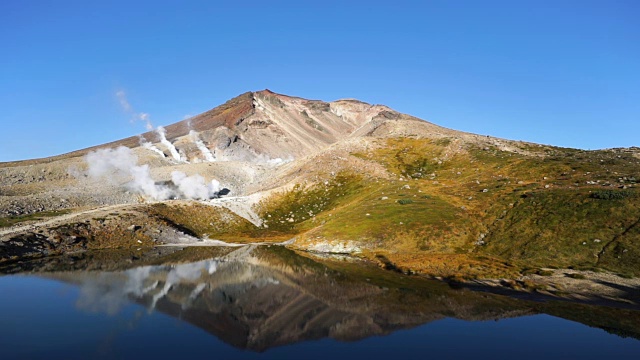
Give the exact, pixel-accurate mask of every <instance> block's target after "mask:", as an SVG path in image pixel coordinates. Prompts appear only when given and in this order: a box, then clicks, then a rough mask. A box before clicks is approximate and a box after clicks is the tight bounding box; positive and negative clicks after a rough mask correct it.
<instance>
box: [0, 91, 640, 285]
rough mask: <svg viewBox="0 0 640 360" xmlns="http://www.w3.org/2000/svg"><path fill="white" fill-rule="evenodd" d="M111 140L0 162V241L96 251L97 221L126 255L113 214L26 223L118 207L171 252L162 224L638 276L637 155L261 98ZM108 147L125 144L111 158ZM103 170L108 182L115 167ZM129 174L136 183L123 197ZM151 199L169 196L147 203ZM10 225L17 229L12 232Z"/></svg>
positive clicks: (493, 268) (377, 256)
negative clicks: (71, 241)
mask: <svg viewBox="0 0 640 360" xmlns="http://www.w3.org/2000/svg"><path fill="white" fill-rule="evenodd" d="M141 139H142V140H141ZM121 141H122V142H120V143H118V142H113V143H109V144H106V145H102V146H98V147H92V148H88V149H84V150H81V151H78V152H72V153H69V154H65V155H61V156H58V157H52V158H49V159H45V160H42V161H41V162H39V163H38V162H28V161H27V162H21V163H12V164H9V165H7V164H0V175H1V177H2V182H1V183H0V213H1V214H2V216H3V217H0V219H2V221H4V222H6V224H8V225H5V226H9V230H2V231H0V239H2V240H3V241H5V242H6V241H9V242H15V243H25V242H26V243H29V242H28V241H26V240H25V239H31V238H32V237H30V236H36V235H34V234H38V231H41V233H40V234H41V235H37V236H36V238H37V239H39V240H38V241H44V242H49V241H53V240H51V239H55V238H56V237H60V236H62V237H64V236H66V235H64V234H67V235H69V236H76V237H77V236H80V233H82V235H81V236H82V237H84V238H87V243H86V246H89V247H91V246H93V245H92V244H93V243H92V241H97V243H103V242H101V240H100V239H99V237H98V235H97V234H98V233H96V232H95V231H96V230H95V228H94V227H95V226H98V227H106V228H107V229H106V230H100V234H104V231H107V233H109V232H110V231H111V232H113V231H115V232H117V233H118V234H119V235H118V236H121V240H117V241H116V240H112V241H115V242H114V243H112V244H111V245H109V246H120V245H118V244H121V245H123V246H130V244H131V242H130V240H131V234H128V233H127V232H126V231H124V230H123V229H122V226H124V225H123V224H124V223H126V222H123V221H124V220H122V219H120V218H119V217H118V216H115V215H114V216H115V218H114V219H120V220H118V221H116V220H113V223H112V224H111V223H110V224H111V225H108V226H107V225H105V224H106V223H105V224H100V223H99V222H98V223H97V224H94V223H93V222H91V221H92V220H91V219H92V218H91V217H88V221H90V224H93V225H91V227H90V228H91V229H86V228H85V227H83V228H82V229H83V230H82V231H81V232H77V231H75V230H73V226H75V225H73V226H72V227H71V228H70V229H69V228H66V229H67V230H64V231H63V232H64V234H61V233H60V231H62V230H60V229H59V226H60V225H64V224H63V222H62V220H61V221H60V223H59V224H58V225H56V226H58V227H55V226H54V225H52V223H51V222H46V224H45V222H38V219H39V218H38V216H40V215H38V214H44V215H42V216H51V215H54V216H55V215H56V214H57V213H56V211H70V212H71V213H77V214H80V215H81V216H79V217H77V220H73V221H72V220H69V219H70V217H68V216H66V217H61V219H62V218H64V219H66V220H65V221H67V222H72V223H75V224H77V222H74V221H81V219H85V218H87V216H88V214H86V216H85V214H84V213H83V211H84V209H98V210H99V209H100V208H101V207H105V208H106V207H109V206H116V207H122V208H126V209H130V211H131V212H132V213H135V214H136V215H135V216H136V217H137V218H140V219H142V218H145V219H148V220H145V221H143V222H146V223H148V226H147V227H145V230H144V232H142V233H139V234H138V233H137V234H138V235H136V236H138V237H140V236H142V238H138V237H136V238H135V239H136V241H137V240H140V241H143V243H144V242H145V241H151V239H155V240H154V241H169V240H167V238H165V237H158V236H157V234H155V233H153V231H152V229H151V227H152V226H156V225H152V224H165V225H166V224H169V225H168V226H170V227H171V226H177V227H178V228H179V229H183V230H188V233H189V234H191V235H192V236H194V237H199V238H208V237H211V238H215V239H221V240H225V241H235V242H237V241H240V242H252V241H278V242H281V241H285V240H289V241H290V242H289V243H287V244H288V245H287V246H288V247H290V248H295V249H298V250H300V251H315V252H328V253H348V254H351V255H356V256H361V257H364V258H367V259H370V260H371V261H375V262H377V263H379V264H380V266H382V267H385V268H388V269H396V270H398V271H403V272H416V273H422V274H428V275H430V276H440V277H450V276H456V275H460V276H463V277H481V278H486V277H516V276H518V274H522V271H525V270H527V269H531V268H538V269H541V268H545V267H550V266H551V267H560V268H566V267H568V266H572V267H574V268H580V269H584V270H592V269H598V270H607V271H613V272H617V273H623V274H627V275H638V274H639V273H638V270H637V269H638V268H639V267H638V265H639V264H640V226H638V224H639V222H638V219H640V204H638V202H637V200H636V199H637V197H638V195H639V194H638V190H637V184H638V179H639V178H640V149H638V148H620V149H607V150H594V151H586V150H579V149H567V148H559V147H553V146H549V145H540V144H534V143H528V142H522V141H514V140H507V139H499V138H495V137H491V136H484V135H476V134H471V133H466V132H461V131H457V130H452V129H447V128H444V127H441V126H438V125H435V124H432V123H430V122H427V121H424V120H420V119H418V118H415V117H413V116H411V115H407V114H402V113H399V112H397V111H395V110H393V109H390V108H389V107H386V106H384V105H371V104H367V103H364V102H361V101H357V100H351V99H346V100H345V99H343V100H336V101H332V102H324V101H319V100H306V99H303V98H298V97H291V96H287V95H281V94H276V93H274V92H272V91H269V90H263V91H258V92H247V93H244V94H241V95H240V96H238V97H235V98H233V99H231V100H229V101H227V102H225V104H223V105H221V106H219V107H216V108H214V109H211V110H209V111H207V112H204V113H202V114H200V115H197V116H195V117H192V118H190V119H185V120H183V121H180V122H178V123H175V124H171V125H168V126H166V127H165V128H164V131H160V130H156V131H153V132H147V133H144V134H142V135H141V137H131V138H127V139H123V140H121ZM118 144H119V145H123V144H124V145H127V144H129V145H131V147H130V148H128V149H126V150H121V151H119V152H118V151H116V150H115V149H111V150H109V149H108V148H109V147H113V145H118ZM98 148H102V149H103V150H99V151H98V150H97V149H98ZM87 153H92V154H95V156H93V158H98V159H102V160H101V161H102V163H101V164H103V165H104V164H111V163H113V162H114V161H116V160H117V159H116V158H115V156H116V155H118V156H121V157H122V156H125V160H127V161H128V162H127V164H128V165H127V168H126V169H125V170H127V171H133V170H135V172H126V173H120V175H122V176H110V177H109V178H102V179H96V178H93V177H92V176H91V171H90V170H91V168H92V166H93V165H95V164H92V163H91V161H90V157H88V156H86V155H85V154H87ZM118 161H120V160H118ZM112 165H117V166H116V167H115V168H113V169H112V170H113V171H114V174H116V175H117V174H118V172H121V171H122V170H123V169H124V168H122V167H121V164H111V165H109V166H112ZM141 173H142V174H143V175H144V177H145V178H144V180H145V182H144V184H146V185H144V186H145V187H132V184H133V183H132V182H131V178H132V176H134V175H135V174H137V175H140V174H141ZM176 173H178V175H176ZM137 175H136V176H137ZM176 176H177V177H176ZM185 179H186V180H187V181H188V182H190V184H192V185H193V184H196V183H198V182H200V183H201V187H204V186H209V187H210V188H211V187H212V185H211V184H213V185H215V189H216V192H215V194H217V191H218V190H220V189H224V190H225V191H226V192H225V194H226V195H225V196H223V198H221V199H208V198H204V197H203V196H204V195H197V196H196V195H189V194H195V193H193V192H191V191H188V190H189V189H186V188H183V185H184V184H186V183H184V184H183V183H179V182H178V181H182V180H185ZM206 182H211V183H210V184H209V185H207V183H206ZM140 184H142V183H140ZM196 185H197V184H196ZM185 186H186V185H185ZM150 187H151V188H152V190H153V192H148V191H147V190H149V189H150ZM218 187H219V188H218ZM145 189H146V190H145ZM179 189H182V190H180V192H179V191H178V190H179ZM156 190H162V193H163V194H173V195H163V197H162V198H155V197H154V196H157V195H154V194H157V193H158V191H156ZM201 190H204V188H202V189H201ZM185 191H186V192H185ZM207 191H209V193H210V194H214V192H212V191H213V190H210V189H209V190H207ZM197 193H198V194H203V192H202V191H199V192H197ZM194 196H196V197H194ZM211 196H213V195H211ZM216 196H217V195H216ZM225 197H226V198H225ZM174 198H177V199H178V200H170V199H174ZM189 199H191V200H189ZM195 200H198V201H195ZM158 201H159V202H160V203H159V204H162V206H160V205H159V204H158V203H157V202H158ZM128 211H129V210H128ZM51 212H53V213H51ZM105 213H106V214H107V215H109V214H110V213H107V212H106V211H105ZM47 214H49V215H47ZM92 214H95V213H92ZM92 216H94V217H95V216H96V215H92ZM107 218H109V216H107ZM54 219H55V217H54ZM85 221H86V220H85ZM13 224H27V225H26V226H22V227H18V228H16V229H20V231H18V230H11V229H13V228H11V226H12V225H13ZM28 224H33V225H28ZM220 224H225V225H224V226H223V225H220ZM129 225H130V226H133V225H136V224H131V223H129ZM65 226H66V225H65ZM109 226H114V227H115V228H113V229H112V228H110V227H109ZM158 226H159V225H158ZM56 229H58V230H56ZM115 229H119V230H117V231H116V230H115ZM21 231H22V233H21ZM65 231H71V232H69V233H67V232H65ZM74 231H75V233H76V235H70V234H74ZM181 231H182V230H181ZM3 234H4V235H3ZM29 234H32V235H29ZM42 234H44V235H42ZM101 236H102V235H101ZM160 238H161V239H162V240H158V239H160ZM47 239H49V240H47ZM127 239H130V240H127ZM143 239H144V240H143ZM596 240H597V241H596ZM97 243H96V244H97ZM38 244H40V243H39V242H38ZM125 244H126V245H125ZM134 244H135V242H134ZM38 246H40V245H38ZM50 246H51V248H52V249H56V248H57V245H55V242H51V243H50ZM96 246H97V245H96ZM134 246H135V245H134ZM7 249H8V248H7ZM6 251H8V250H6ZM12 251H13V250H12ZM55 251H58V250H55ZM17 253H20V252H17ZM550 254H553V256H550ZM11 256H16V255H9V253H6V255H4V258H5V259H8V258H10V257H11Z"/></svg>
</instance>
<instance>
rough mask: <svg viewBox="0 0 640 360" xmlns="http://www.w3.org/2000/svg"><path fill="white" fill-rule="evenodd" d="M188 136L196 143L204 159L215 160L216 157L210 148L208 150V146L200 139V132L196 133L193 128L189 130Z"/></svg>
mask: <svg viewBox="0 0 640 360" xmlns="http://www.w3.org/2000/svg"><path fill="white" fill-rule="evenodd" d="M189 137H191V140H193V142H194V143H195V144H196V146H197V147H198V150H200V152H201V153H202V156H204V159H205V160H206V161H208V162H214V161H216V158H215V157H214V156H213V153H211V150H209V148H207V146H206V145H205V144H204V142H203V141H202V139H200V134H198V132H197V131H195V130H191V131H189Z"/></svg>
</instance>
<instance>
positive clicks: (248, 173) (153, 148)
mask: <svg viewBox="0 0 640 360" xmlns="http://www.w3.org/2000/svg"><path fill="white" fill-rule="evenodd" d="M407 129H409V130H407ZM416 129H417V130H416ZM165 130H166V139H167V140H168V141H169V143H170V144H169V145H168V144H167V143H166V142H165V143H163V142H161V138H160V134H159V133H158V132H157V131H150V132H147V133H144V134H141V135H139V136H132V137H130V138H126V139H122V140H119V141H114V142H112V143H108V144H104V145H100V146H95V147H92V148H88V149H83V150H78V151H75V152H72V153H68V154H63V155H58V156H53V157H50V158H45V159H35V160H26V161H19V162H12V163H4V164H0V216H1V217H7V216H21V215H28V214H33V213H39V212H43V211H49V210H61V209H69V208H78V207H83V206H106V205H114V204H131V203H136V202H139V201H144V200H145V199H144V197H141V196H140V195H139V194H136V193H134V192H129V191H127V189H126V186H124V185H126V183H125V182H124V180H123V181H122V182H120V183H117V182H113V181H98V182H96V181H90V179H88V178H87V176H86V174H85V173H84V171H85V170H86V168H87V164H86V162H85V161H84V156H85V155H86V154H88V153H89V152H91V151H94V150H96V149H99V148H115V147H117V146H126V147H129V148H131V149H133V151H134V153H135V154H136V156H137V159H138V164H139V165H143V164H146V165H148V166H149V168H150V173H151V176H152V177H153V179H154V180H155V181H156V182H160V183H162V182H168V181H170V179H171V173H172V172H173V171H176V170H177V171H181V172H184V173H186V174H188V175H193V174H199V175H201V176H203V177H204V178H205V179H206V180H207V181H209V180H211V179H216V180H218V181H219V182H220V183H221V185H222V186H223V187H224V188H227V189H229V190H230V191H231V195H234V196H237V195H246V194H248V193H250V192H255V191H263V190H268V189H270V188H273V187H277V186H281V185H282V184H280V185H278V183H279V181H278V179H280V178H281V177H283V176H284V177H287V178H290V176H289V175H288V174H290V171H286V170H283V168H282V167H281V165H283V164H287V163H289V162H292V161H294V160H301V161H303V163H301V165H296V167H298V168H299V167H300V166H309V165H310V164H309V161H311V160H310V159H313V158H314V157H315V156H317V155H318V154H321V153H322V152H323V151H326V150H328V149H329V148H330V147H332V146H334V145H335V144H337V143H341V142H345V141H346V142H347V143H349V144H352V145H349V146H353V144H356V145H357V142H355V143H354V139H360V138H363V137H372V136H373V137H387V136H395V134H397V133H403V132H412V133H415V132H416V131H418V132H420V133H422V134H429V135H430V136H432V135H434V134H438V133H441V132H443V131H450V130H447V129H443V128H440V127H437V126H435V125H432V124H429V123H427V122H424V121H416V119H414V118H411V117H409V116H406V115H403V114H400V113H398V112H396V111H393V110H391V109H389V108H388V107H386V106H382V105H370V104H367V103H364V102H361V101H357V100H338V101H334V102H323V101H317V100H306V99H302V98H297V97H291V96H286V95H280V94H276V93H274V92H271V91H269V90H263V91H258V92H248V93H245V94H242V95H240V96H238V97H236V98H233V99H231V100H229V101H227V102H226V103H225V104H223V105H221V106H218V107H216V108H214V109H212V110H209V111H207V112H204V113H202V114H200V115H197V116H194V117H192V118H190V119H187V120H183V121H180V122H177V123H175V124H172V125H169V126H166V127H165ZM436 136H437V135H436ZM143 145H144V146H143ZM170 146H173V147H175V151H176V152H177V153H178V155H179V159H177V158H176V157H175V156H172V154H171V150H172V149H170V148H169V147H170ZM305 164H306V165H305ZM285 183H286V181H285Z"/></svg>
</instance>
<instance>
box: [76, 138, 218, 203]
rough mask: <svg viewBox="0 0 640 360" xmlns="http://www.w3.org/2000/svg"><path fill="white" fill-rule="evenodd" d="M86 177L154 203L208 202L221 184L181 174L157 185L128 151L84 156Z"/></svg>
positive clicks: (146, 168)
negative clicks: (118, 184)
mask: <svg viewBox="0 0 640 360" xmlns="http://www.w3.org/2000/svg"><path fill="white" fill-rule="evenodd" d="M85 160H86V162H87V164H88V165H89V167H88V169H87V175H88V176H89V177H90V178H91V179H94V180H104V179H107V180H108V181H112V182H118V181H119V182H123V181H124V182H125V183H124V186H125V187H126V188H127V189H128V190H130V191H132V192H136V193H139V194H142V195H144V196H146V197H149V198H152V199H154V200H167V199H172V198H182V199H198V200H207V199H211V198H213V197H216V196H217V195H218V192H219V191H220V183H219V182H218V181H217V180H212V181H211V182H210V183H208V184H207V183H206V182H205V179H204V178H203V177H202V176H200V175H197V174H196V175H192V176H187V175H186V174H184V173H183V172H180V171H174V172H172V173H171V181H172V184H157V183H156V182H155V181H154V180H153V178H152V177H151V174H150V173H149V165H147V164H144V165H138V164H137V163H138V157H137V156H136V155H135V154H134V153H133V151H132V150H131V149H129V148H127V147H124V146H120V147H118V148H115V149H98V150H96V151H92V152H90V153H89V154H87V155H86V157H85Z"/></svg>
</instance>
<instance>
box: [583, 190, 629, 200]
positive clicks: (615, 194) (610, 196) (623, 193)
mask: <svg viewBox="0 0 640 360" xmlns="http://www.w3.org/2000/svg"><path fill="white" fill-rule="evenodd" d="M632 195H633V192H631V191H629V190H596V191H594V192H592V193H591V195H590V197H591V198H593V199H599V200H622V199H624V198H627V197H630V196H632Z"/></svg>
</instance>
